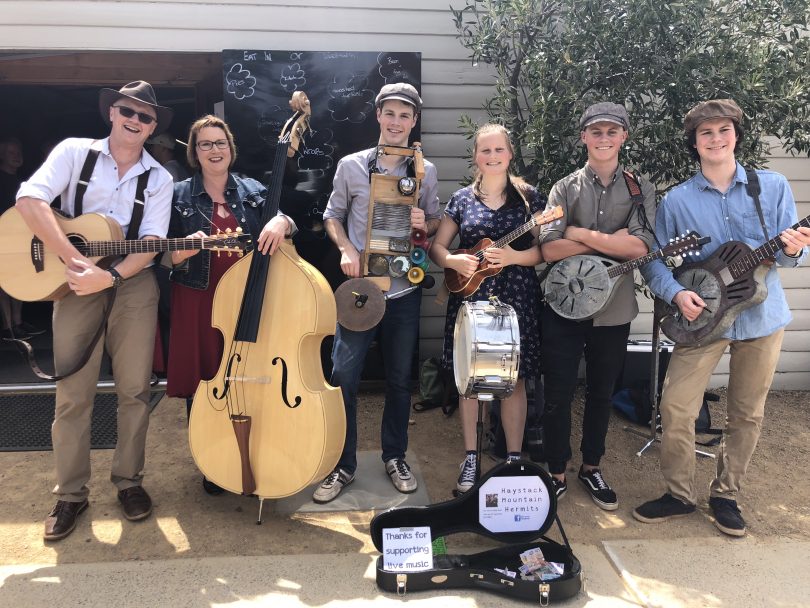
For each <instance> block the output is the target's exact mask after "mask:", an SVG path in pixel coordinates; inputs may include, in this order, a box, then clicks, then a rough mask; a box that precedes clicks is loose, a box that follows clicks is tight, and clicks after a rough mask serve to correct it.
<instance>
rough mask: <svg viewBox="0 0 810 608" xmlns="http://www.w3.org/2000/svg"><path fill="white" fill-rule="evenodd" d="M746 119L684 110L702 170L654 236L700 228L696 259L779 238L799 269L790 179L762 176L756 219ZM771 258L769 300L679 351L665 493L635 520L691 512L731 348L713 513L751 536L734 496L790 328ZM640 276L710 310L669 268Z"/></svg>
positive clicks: (672, 364) (666, 431) (787, 262)
mask: <svg viewBox="0 0 810 608" xmlns="http://www.w3.org/2000/svg"><path fill="white" fill-rule="evenodd" d="M742 117H743V113H742V110H741V109H740V107H739V106H738V105H737V104H736V103H735V102H734V101H733V100H731V99H715V100H711V101H703V102H701V103H699V104H697V105H696V106H695V107H694V108H692V109H691V110H690V111H689V112H688V113H687V114H686V118H685V119H684V131H685V133H686V145H687V149H688V150H689V153H690V154H691V155H692V157H693V158H694V159H695V160H697V161H699V163H700V170H699V171H698V172H697V173H696V174H695V175H694V176H693V177H691V178H690V179H688V180H687V181H685V182H684V183H682V184H680V185H679V186H677V187H675V188H673V189H672V190H670V191H669V193H667V195H666V196H665V197H664V199H663V200H662V201H661V205H660V206H659V208H658V213H657V216H656V225H655V231H656V235H657V236H658V240H659V241H660V242H666V241H667V240H668V239H669V238H671V237H673V236H676V235H678V234H683V233H685V232H687V231H689V230H695V229H697V230H698V231H700V233H701V234H702V235H703V236H709V237H711V239H712V240H711V243H709V244H708V245H706V246H704V247H703V248H702V249H701V250H700V252H699V257H698V259H706V258H707V257H708V256H710V255H711V254H712V253H713V252H714V251H716V250H717V249H718V248H719V247H720V246H721V245H723V244H724V243H726V242H728V241H731V240H735V241H742V242H743V243H746V244H747V245H749V246H750V247H752V248H756V247H759V246H760V245H761V244H762V243H764V242H765V241H767V240H769V239H771V238H774V237H775V236H776V235H779V236H780V238H781V240H782V242H783V243H784V245H785V247H784V249H782V250H781V251H779V253H777V254H776V260H775V261H776V263H778V264H780V265H782V266H787V267H795V266H798V265H799V264H800V263H801V261H802V259H803V258H804V257H805V255H806V253H807V245H808V244H810V229H808V228H804V227H801V228H799V230H798V231H797V230H793V229H791V228H790V226H792V225H794V224H795V223H796V221H797V220H796V205H795V203H794V200H793V194H792V193H791V191H790V186H789V185H788V182H787V180H786V179H785V178H784V176H782V175H780V174H778V173H774V172H773V171H756V178H757V181H758V182H759V185H760V188H761V193H760V194H759V201H760V210H761V211H762V215H761V217H762V221H760V213H759V212H758V209H757V204H756V202H755V200H754V198H753V197H752V196H751V195H749V193H748V188H747V185H748V183H749V178H748V176H747V175H746V171H745V169H744V168H743V167H742V165H740V163H739V162H737V160H736V157H735V152H736V150H737V148H738V146H739V143H740V141H741V140H742V137H743V127H742ZM772 262H773V260H771V261H770V263H771V267H770V269H769V270H768V274H767V276H766V278H765V284H766V285H767V288H768V295H767V298H766V299H765V301H763V302H762V303H760V304H757V305H755V306H752V307H751V308H748V309H746V310H743V311H742V312H740V313H739V316H737V318H736V319H735V321H734V323H733V325H732V326H731V327H730V328H729V329H728V330H727V331H726V332H725V333H724V334H723V336H722V337H721V338H720V339H719V340H717V341H715V342H711V343H709V344H705V345H701V346H685V345H676V346H675V350H674V352H673V353H672V357H671V358H670V361H669V365H668V367H667V377H666V380H665V381H664V388H663V394H662V396H661V424H662V427H663V436H662V438H661V472H662V473H663V475H664V481H665V483H666V486H667V493H666V494H664V495H663V496H662V497H661V498H658V499H656V500H651V501H649V502H646V503H644V504H643V505H641V506H640V507H638V508H636V509H635V510H634V511H633V515H634V517H635V518H636V519H638V520H639V521H643V522H645V523H657V522H660V521H665V520H667V519H671V518H673V517H681V516H684V515H688V514H690V513H693V512H694V511H695V503H696V502H697V493H696V491H695V419H696V418H697V416H698V413H699V411H700V407H701V404H702V402H703V392H704V390H705V389H706V385H707V384H708V382H709V379H710V378H711V375H712V372H713V371H714V368H715V367H716V366H717V363H718V361H719V360H720V357H721V355H722V354H723V353H724V352H725V351H726V349H727V348H728V349H729V350H730V354H731V360H730V364H729V369H730V373H729V378H728V405H727V407H728V410H727V414H726V428H725V430H724V432H723V440H722V443H721V444H720V452H719V453H718V455H717V473H716V476H715V478H714V480H713V481H712V482H711V485H710V486H709V495H710V498H709V509H710V510H711V511H712V514H713V515H714V523H715V525H716V526H717V528H718V529H719V530H720V531H722V532H724V533H726V534H729V535H731V536H743V535H744V534H745V530H746V526H745V520H744V519H743V517H742V514H741V513H740V509H739V507H738V506H737V494H738V492H739V491H740V487H741V484H742V480H743V478H744V476H745V472H746V470H747V469H748V464H749V462H750V461H751V456H752V455H753V453H754V448H755V447H756V444H757V440H758V439H759V433H760V428H761V426H762V419H763V416H764V412H765V399H766V397H767V395H768V389H769V388H770V385H771V382H772V381H773V374H774V371H775V369H776V363H777V360H778V359H779V352H780V348H781V345H782V337H783V335H784V331H785V330H784V328H785V326H786V325H787V324H788V323H789V322H790V320H791V315H790V310H789V309H788V305H787V301H786V300H785V294H784V292H783V291H782V285H781V283H780V281H779V275H778V274H777V272H776V267H775V265H772ZM642 272H643V274H644V278H645V279H646V280H647V283H648V285H649V286H650V289H651V290H652V291H653V292H654V293H655V295H656V296H658V297H659V298H661V299H663V300H664V301H665V302H669V303H672V304H674V305H676V306H677V307H678V309H679V310H680V312H681V314H682V315H683V316H684V317H685V318H686V319H687V320H689V321H690V322H691V321H694V320H695V319H697V318H698V317H699V316H700V314H701V312H702V311H703V309H704V308H706V303H705V302H704V301H703V299H701V297H700V296H699V295H698V294H697V293H695V292H694V291H692V290H689V289H686V288H684V287H683V286H682V285H681V284H680V283H678V282H677V281H676V280H675V279H674V278H673V275H672V272H670V271H669V270H668V269H667V268H666V267H665V266H664V264H663V263H661V262H653V263H650V264H647V265H646V266H645V267H644V268H643V269H642Z"/></svg>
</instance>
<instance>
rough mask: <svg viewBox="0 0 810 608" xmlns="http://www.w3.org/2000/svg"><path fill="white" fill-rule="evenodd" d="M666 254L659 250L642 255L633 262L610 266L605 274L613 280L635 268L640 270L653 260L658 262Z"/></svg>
mask: <svg viewBox="0 0 810 608" xmlns="http://www.w3.org/2000/svg"><path fill="white" fill-rule="evenodd" d="M665 255H667V254H666V252H665V251H664V250H663V249H659V250H658V251H653V252H652V253H648V254H647V255H643V256H641V257H640V258H636V259H634V260H627V261H626V262H622V263H621V264H617V265H616V266H611V267H610V268H609V269H608V271H607V274H608V276H609V277H610V278H611V279H615V278H616V277H618V276H620V275H623V274H625V273H627V272H631V271H633V270H635V269H636V268H641V267H642V266H644V264H649V263H650V262H652V261H653V260H658V259H660V258H663V257H664V256H665Z"/></svg>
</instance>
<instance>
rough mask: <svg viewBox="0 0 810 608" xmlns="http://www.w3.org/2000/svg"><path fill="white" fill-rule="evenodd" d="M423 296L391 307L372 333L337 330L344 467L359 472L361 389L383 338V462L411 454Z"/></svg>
mask: <svg viewBox="0 0 810 608" xmlns="http://www.w3.org/2000/svg"><path fill="white" fill-rule="evenodd" d="M421 302H422V290H421V289H417V290H416V291H415V292H413V293H409V294H408V295H406V296H403V297H401V298H396V299H393V300H388V302H386V307H385V314H384V315H383V318H382V321H380V323H379V324H378V325H377V326H376V327H374V328H372V329H369V330H366V331H350V330H348V329H346V328H345V327H341V326H340V325H338V326H337V330H336V331H335V342H334V345H333V347H332V378H331V380H330V383H331V384H332V385H333V386H339V387H340V390H341V392H342V393H343V405H344V407H345V408H346V443H345V444H344V445H343V454H341V456H340V461H339V462H338V466H339V467H340V468H341V469H343V470H345V471H347V472H349V473H353V472H354V471H355V470H356V469H357V388H358V386H359V385H360V375H361V374H362V372H363V364H364V363H365V360H366V354H367V353H368V349H369V346H371V342H372V341H373V339H374V337H375V336H376V335H378V332H379V342H380V346H381V347H382V356H383V366H384V369H385V409H383V416H382V427H381V429H380V443H381V445H382V459H383V462H385V461H387V460H390V459H391V458H404V457H405V452H406V451H407V450H408V418H409V416H410V411H411V367H412V364H413V355H414V351H415V349H416V344H417V340H418V339H419V309H420V305H421Z"/></svg>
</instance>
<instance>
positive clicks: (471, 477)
mask: <svg viewBox="0 0 810 608" xmlns="http://www.w3.org/2000/svg"><path fill="white" fill-rule="evenodd" d="M477 464H478V457H477V456H476V455H475V454H467V456H466V457H465V458H464V461H463V462H462V463H461V464H460V465H459V468H460V469H461V474H460V475H459V476H458V481H457V482H456V489H457V490H458V491H459V492H461V493H462V494H463V493H464V492H467V491H469V490H470V489H471V488H472V487H473V486H474V485H475V482H476V481H478V476H477V475H476V468H477Z"/></svg>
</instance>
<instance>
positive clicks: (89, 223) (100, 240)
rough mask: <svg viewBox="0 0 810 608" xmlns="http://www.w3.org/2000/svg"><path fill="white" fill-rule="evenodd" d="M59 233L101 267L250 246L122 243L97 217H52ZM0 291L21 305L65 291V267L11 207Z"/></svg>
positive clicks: (0, 238)
mask: <svg viewBox="0 0 810 608" xmlns="http://www.w3.org/2000/svg"><path fill="white" fill-rule="evenodd" d="M54 217H55V218H56V221H57V223H58V224H59V226H60V228H61V229H62V230H63V231H64V233H65V234H66V235H67V237H68V239H70V242H71V243H73V245H74V247H76V249H78V250H79V253H81V254H82V255H84V256H86V257H88V258H89V259H90V260H92V261H93V262H94V263H95V264H97V265H98V266H101V267H102V268H104V267H106V266H108V265H109V264H110V263H111V262H112V259H114V258H115V257H119V256H122V255H126V254H128V253H161V252H163V251H180V250H190V249H211V250H214V251H218V252H223V253H228V255H231V253H234V252H235V253H237V254H238V255H242V253H243V252H244V251H245V248H246V247H247V246H248V245H249V244H250V242H251V237H250V235H249V234H242V233H241V232H225V233H222V234H217V235H214V236H208V237H204V238H199V237H186V238H176V239H142V240H133V241H126V240H123V239H124V233H123V230H121V226H120V225H119V224H118V222H116V221H115V220H113V219H111V218H109V217H106V216H103V215H101V214H98V213H86V214H83V215H80V216H79V217H77V218H67V217H64V216H62V215H60V214H59V213H56V212H54ZM0 287H2V288H3V290H4V291H5V292H6V293H8V294H9V295H11V297H13V298H16V299H18V300H22V301H24V302H34V301H38V300H58V299H59V298H61V297H62V296H64V295H66V294H67V293H68V292H69V291H70V287H68V284H67V279H66V278H65V263H64V261H63V260H62V259H61V258H60V257H59V256H58V255H56V253H54V252H52V251H49V250H48V249H47V248H46V247H45V244H44V243H43V242H42V241H41V240H40V239H39V238H37V236H36V235H35V234H34V233H33V232H31V229H30V228H28V224H26V223H25V220H24V219H23V218H22V216H21V215H20V212H19V211H17V209H15V208H14V207H12V208H11V209H9V210H8V211H6V212H5V213H4V214H3V215H2V216H0Z"/></svg>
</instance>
